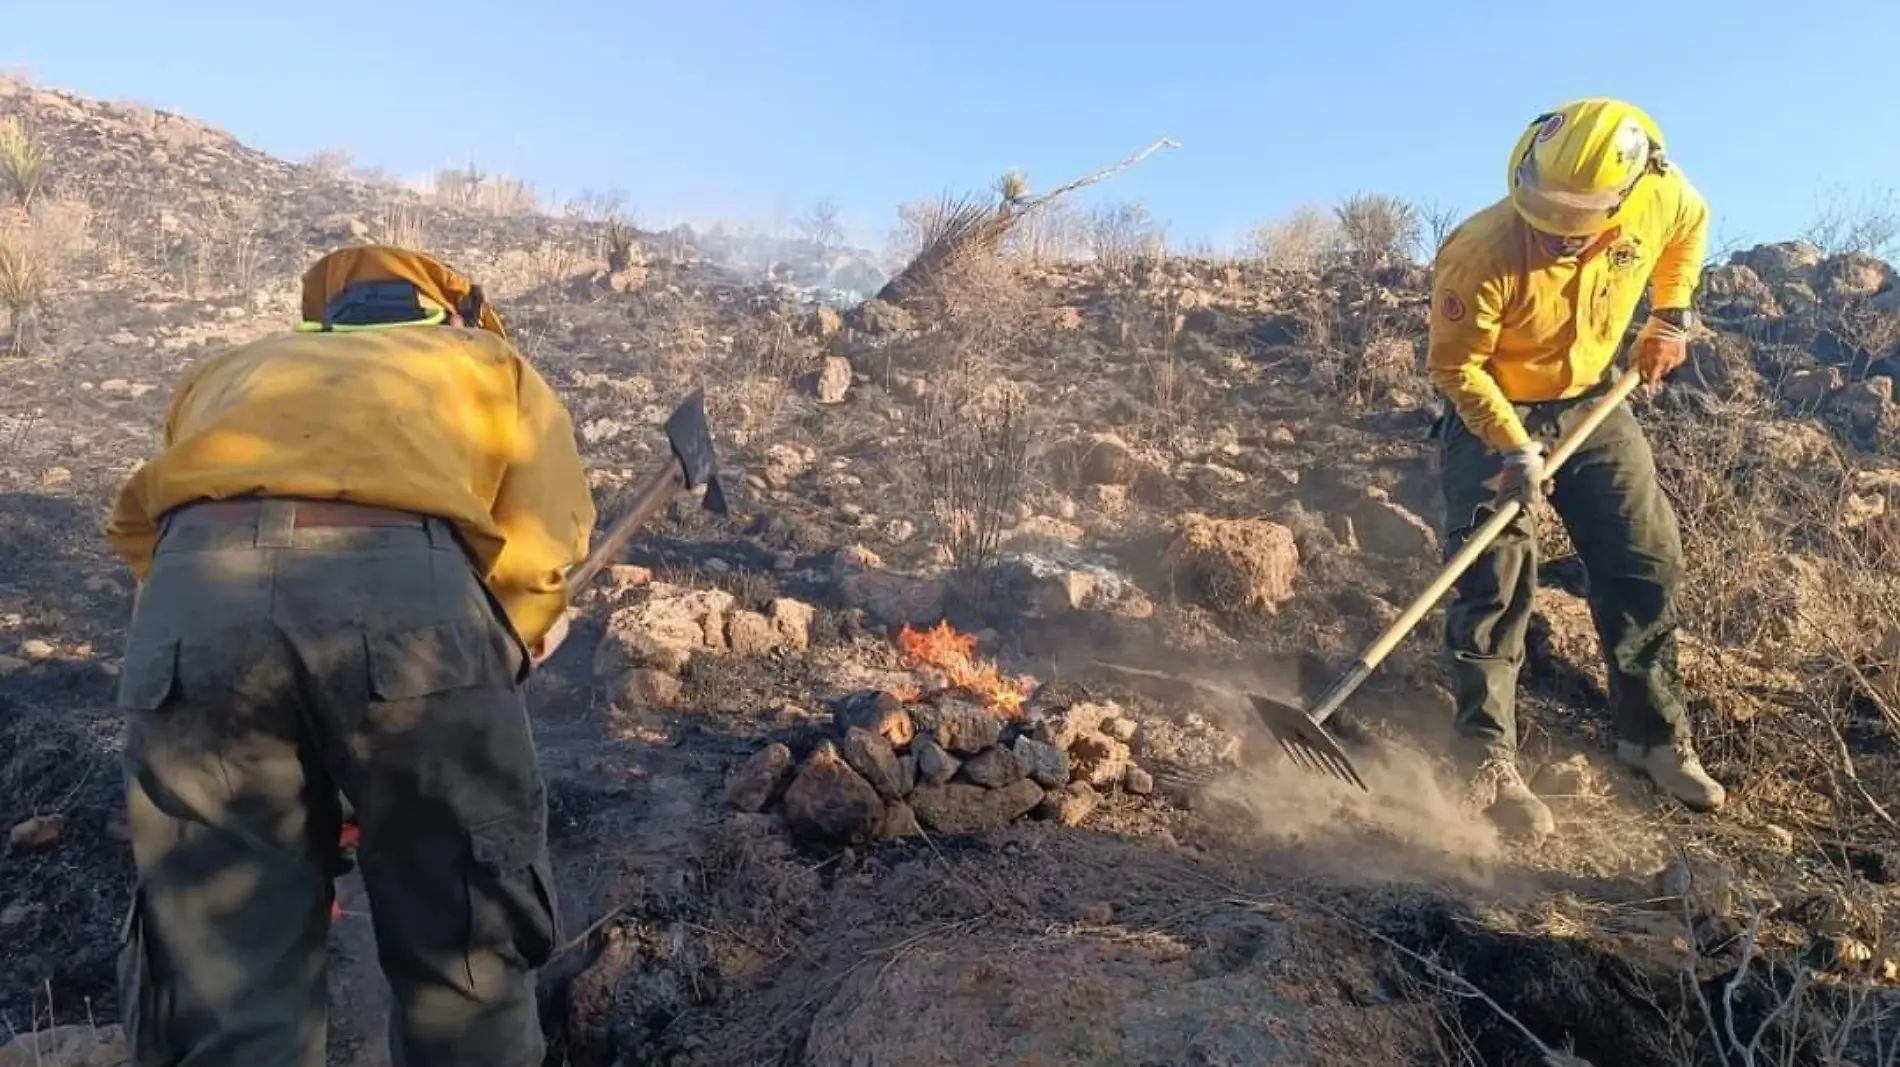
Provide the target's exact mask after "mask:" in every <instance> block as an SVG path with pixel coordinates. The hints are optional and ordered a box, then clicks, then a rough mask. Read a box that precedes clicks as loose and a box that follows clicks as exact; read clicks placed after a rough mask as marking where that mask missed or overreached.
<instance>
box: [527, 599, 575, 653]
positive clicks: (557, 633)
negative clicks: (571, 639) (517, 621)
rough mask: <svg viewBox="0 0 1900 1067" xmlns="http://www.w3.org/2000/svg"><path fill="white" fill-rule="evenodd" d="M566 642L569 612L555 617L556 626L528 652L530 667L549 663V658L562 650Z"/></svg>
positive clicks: (549, 629) (551, 627)
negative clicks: (563, 643) (562, 645)
mask: <svg viewBox="0 0 1900 1067" xmlns="http://www.w3.org/2000/svg"><path fill="white" fill-rule="evenodd" d="M565 640H567V612H565V611H563V612H562V613H560V614H559V615H556V616H555V617H554V625H553V626H550V627H548V632H547V633H545V634H543V635H542V637H541V640H539V641H536V642H535V643H534V647H533V648H531V649H529V650H528V663H529V665H530V666H534V667H539V666H541V664H543V663H545V662H547V659H548V657H549V656H552V655H554V653H555V652H556V651H557V650H559V649H560V647H561V642H563V641H565Z"/></svg>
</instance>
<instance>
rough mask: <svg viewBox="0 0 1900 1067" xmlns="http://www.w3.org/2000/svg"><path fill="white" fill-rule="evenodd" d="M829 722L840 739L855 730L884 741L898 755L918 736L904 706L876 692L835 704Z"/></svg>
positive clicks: (857, 694) (894, 698)
mask: <svg viewBox="0 0 1900 1067" xmlns="http://www.w3.org/2000/svg"><path fill="white" fill-rule="evenodd" d="M831 721H832V725H833V726H834V727H835V728H836V729H837V731H838V736H840V737H843V736H844V735H845V734H847V733H849V732H850V731H851V730H852V728H854V727H856V728H861V729H865V730H869V731H870V732H871V733H874V734H877V735H879V736H881V737H883V738H884V739H885V740H886V741H889V742H890V743H891V747H892V748H893V749H897V750H899V751H901V750H903V749H904V748H905V747H906V746H907V745H909V744H910V743H911V739H912V738H913V737H915V736H916V735H917V727H916V723H915V722H914V721H913V720H912V719H911V716H910V712H909V711H907V710H906V709H905V708H904V702H903V701H901V700H899V699H897V696H896V695H895V694H892V693H887V692H884V691H883V690H878V689H867V690H864V691H862V692H858V693H853V694H851V695H850V696H847V697H845V698H844V699H842V700H840V701H838V702H837V703H836V704H835V705H833V707H832V713H831Z"/></svg>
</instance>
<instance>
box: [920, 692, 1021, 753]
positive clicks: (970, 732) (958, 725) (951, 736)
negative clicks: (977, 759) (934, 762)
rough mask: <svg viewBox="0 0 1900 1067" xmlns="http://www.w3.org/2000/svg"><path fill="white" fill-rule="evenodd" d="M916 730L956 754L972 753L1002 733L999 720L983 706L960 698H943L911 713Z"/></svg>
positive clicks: (995, 739) (978, 750) (1001, 723)
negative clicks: (929, 736) (924, 733)
mask: <svg viewBox="0 0 1900 1067" xmlns="http://www.w3.org/2000/svg"><path fill="white" fill-rule="evenodd" d="M911 719H912V720H913V721H914V722H915V723H916V724H917V729H918V730H919V731H923V732H928V733H929V734H931V735H932V736H933V737H934V738H935V739H936V742H937V744H939V745H942V746H943V747H944V749H945V750H946V751H948V752H953V753H956V754H957V755H959V756H974V755H976V754H977V753H979V752H982V751H983V750H984V749H986V748H989V747H990V746H991V745H994V744H996V742H997V741H998V740H999V739H1000V738H1001V737H1002V736H1003V720H1002V719H1000V718H998V717H997V716H996V715H994V714H992V713H991V712H990V711H989V710H988V709H987V708H982V707H978V706H977V705H975V704H970V703H967V702H965V701H961V700H950V699H944V700H939V701H938V702H937V703H935V704H927V705H924V706H922V707H919V708H916V709H915V710H913V711H912V712H911Z"/></svg>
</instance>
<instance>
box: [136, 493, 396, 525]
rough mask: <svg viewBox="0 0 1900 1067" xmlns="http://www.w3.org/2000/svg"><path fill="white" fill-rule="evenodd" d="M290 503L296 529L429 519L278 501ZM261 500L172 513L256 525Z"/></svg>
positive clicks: (343, 504) (209, 503)
mask: <svg viewBox="0 0 1900 1067" xmlns="http://www.w3.org/2000/svg"><path fill="white" fill-rule="evenodd" d="M277 499H279V500H280V501H281V502H282V503H285V504H289V505H290V507H291V511H292V513H293V516H294V517H293V518H292V520H291V525H292V526H301V527H305V528H317V527H328V528H336V527H352V526H405V527H421V526H424V525H425V524H426V523H427V521H428V520H427V519H425V518H424V517H423V516H421V515H418V514H416V513H415V512H413V511H398V510H396V509H395V508H379V507H372V506H370V505H368V504H353V503H350V502H349V501H346V500H299V499H291V498H277ZM263 503H264V501H263V500H261V499H255V498H252V499H244V500H205V501H200V502H198V503H195V504H186V505H185V506H184V507H181V508H179V509H177V510H176V511H174V512H172V514H173V515H183V514H185V513H186V512H190V513H191V515H192V517H193V518H196V517H198V516H208V517H212V518H218V519H225V520H228V521H230V522H232V523H241V522H256V521H257V520H258V514H259V511H260V508H261V506H262V504H263Z"/></svg>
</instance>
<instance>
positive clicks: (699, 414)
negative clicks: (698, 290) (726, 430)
mask: <svg viewBox="0 0 1900 1067" xmlns="http://www.w3.org/2000/svg"><path fill="white" fill-rule="evenodd" d="M666 443H667V456H666V459H665V460H663V461H662V462H661V463H660V464H659V466H657V467H656V468H654V470H653V471H652V472H651V473H649V474H648V475H647V476H646V477H645V478H643V479H641V481H640V484H639V486H638V487H636V488H635V489H634V491H633V503H632V504H630V505H629V506H628V507H627V511H626V513H625V514H623V515H621V516H620V518H618V519H616V520H614V524H613V525H612V526H610V527H608V529H607V532H606V533H605V534H604V535H602V536H601V539H600V542H599V543H598V544H596V545H595V546H594V550H593V551H592V552H589V553H588V554H587V558H586V559H585V560H583V561H581V564H580V566H578V567H576V568H574V569H573V570H572V571H569V572H568V575H567V599H568V602H569V603H572V602H573V600H574V598H575V597H577V596H579V595H580V592H581V590H582V589H585V588H586V587H587V583H589V582H591V581H593V580H594V579H595V578H596V577H597V576H599V574H600V572H601V571H602V570H604V569H605V568H606V566H607V564H608V563H610V562H612V561H613V559H614V557H615V556H617V555H619V554H620V550H621V549H623V548H625V547H626V546H627V542H628V541H630V540H632V539H633V535H634V532H635V531H636V530H638V529H639V528H640V527H641V526H644V525H646V522H647V520H648V519H651V518H652V517H653V513H654V512H656V511H658V510H660V508H661V507H663V506H664V505H665V504H666V502H667V501H669V500H671V499H672V498H673V494H675V493H679V492H683V491H685V490H689V489H698V488H700V487H701V486H704V487H705V490H706V495H705V496H704V497H703V498H702V499H701V502H700V503H701V506H702V507H704V508H705V509H706V510H707V511H710V512H712V513H713V514H715V515H718V516H721V517H722V518H723V517H725V516H727V515H730V514H731V510H730V509H729V508H727V506H726V493H725V489H724V488H723V487H722V486H721V485H720V483H719V467H718V463H717V462H716V457H715V455H714V453H713V441H712V429H711V427H709V426H707V425H706V391H705V390H704V389H695V390H693V392H692V395H691V396H688V397H687V398H686V399H685V400H684V401H682V402H681V403H680V406H679V407H677V408H675V409H674V410H673V414H672V415H670V416H668V417H667V420H666Z"/></svg>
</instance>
